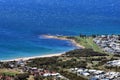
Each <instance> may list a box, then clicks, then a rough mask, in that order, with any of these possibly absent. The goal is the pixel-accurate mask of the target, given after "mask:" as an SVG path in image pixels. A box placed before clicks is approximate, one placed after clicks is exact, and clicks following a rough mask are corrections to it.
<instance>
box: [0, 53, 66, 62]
mask: <svg viewBox="0 0 120 80" xmlns="http://www.w3.org/2000/svg"><path fill="white" fill-rule="evenodd" d="M64 53H65V52H62V53H56V54H52V53H51V54H46V55H41V56H33V57H23V58H16V59H10V60H0V61H1V62H9V61H20V60H23V61H26V60H29V59H35V58H44V57H53V56H61V55H62V54H64Z"/></svg>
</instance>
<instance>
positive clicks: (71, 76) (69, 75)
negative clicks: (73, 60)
mask: <svg viewBox="0 0 120 80" xmlns="http://www.w3.org/2000/svg"><path fill="white" fill-rule="evenodd" d="M60 73H61V74H62V75H63V76H65V77H67V78H68V79H70V80H87V79H85V78H83V77H80V76H77V74H73V73H69V72H68V71H63V70H62V71H60Z"/></svg>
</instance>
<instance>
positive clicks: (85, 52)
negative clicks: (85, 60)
mask: <svg viewBox="0 0 120 80" xmlns="http://www.w3.org/2000/svg"><path fill="white" fill-rule="evenodd" d="M65 55H66V56H68V57H90V56H108V55H107V54H103V53H99V52H95V51H93V50H92V49H75V50H72V51H69V52H66V53H65Z"/></svg>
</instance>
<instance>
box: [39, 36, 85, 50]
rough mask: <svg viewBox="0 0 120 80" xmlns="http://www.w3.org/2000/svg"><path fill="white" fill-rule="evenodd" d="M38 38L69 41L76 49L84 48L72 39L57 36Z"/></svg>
mask: <svg viewBox="0 0 120 80" xmlns="http://www.w3.org/2000/svg"><path fill="white" fill-rule="evenodd" d="M40 36H42V37H44V38H47V39H59V40H67V41H70V42H71V43H72V44H73V45H74V46H76V47H78V48H85V47H84V46H82V45H80V44H79V43H77V42H76V41H75V40H74V39H68V38H66V37H59V36H54V35H40Z"/></svg>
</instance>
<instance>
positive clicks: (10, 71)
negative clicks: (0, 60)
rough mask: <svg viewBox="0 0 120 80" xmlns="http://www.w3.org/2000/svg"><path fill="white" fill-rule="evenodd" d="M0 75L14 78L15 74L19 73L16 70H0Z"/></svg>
mask: <svg viewBox="0 0 120 80" xmlns="http://www.w3.org/2000/svg"><path fill="white" fill-rule="evenodd" d="M0 73H1V74H5V75H11V76H14V75H16V74H20V72H19V71H18V70H15V69H0Z"/></svg>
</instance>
